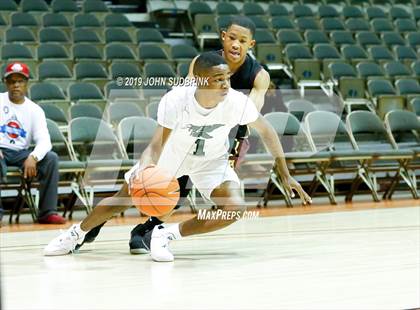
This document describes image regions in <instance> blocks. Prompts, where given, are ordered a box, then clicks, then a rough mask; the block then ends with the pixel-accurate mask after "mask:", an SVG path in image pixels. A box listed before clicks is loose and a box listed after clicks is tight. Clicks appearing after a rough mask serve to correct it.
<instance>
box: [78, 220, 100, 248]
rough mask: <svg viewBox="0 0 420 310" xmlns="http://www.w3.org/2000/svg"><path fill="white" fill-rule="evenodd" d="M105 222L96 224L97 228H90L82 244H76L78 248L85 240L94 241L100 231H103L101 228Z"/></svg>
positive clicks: (87, 241)
mask: <svg viewBox="0 0 420 310" xmlns="http://www.w3.org/2000/svg"><path fill="white" fill-rule="evenodd" d="M105 223H106V222H105ZM105 223H102V224H101V225H99V226H96V227H95V228H92V229H91V230H89V232H88V233H87V234H86V235H85V239H83V242H82V243H81V244H78V245H76V250H78V249H80V247H81V246H82V245H83V244H84V243H85V242H86V243H92V242H93V241H95V239H96V237H97V236H98V235H99V232H100V231H101V228H102V227H103V226H104V225H105Z"/></svg>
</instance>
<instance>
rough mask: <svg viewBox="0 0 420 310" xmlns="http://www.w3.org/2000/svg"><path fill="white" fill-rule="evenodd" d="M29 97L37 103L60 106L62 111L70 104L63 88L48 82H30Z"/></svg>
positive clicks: (65, 110)
mask: <svg viewBox="0 0 420 310" xmlns="http://www.w3.org/2000/svg"><path fill="white" fill-rule="evenodd" d="M29 97H30V98H31V100H33V101H34V102H36V103H38V104H41V103H50V104H54V105H55V106H57V107H59V108H61V109H62V110H63V111H64V113H66V112H67V110H68V108H69V106H70V102H69V100H68V99H67V97H66V95H65V94H64V92H63V90H62V89H61V88H60V87H59V86H57V85H56V84H53V83H50V82H42V83H35V84H32V85H31V87H30V88H29Z"/></svg>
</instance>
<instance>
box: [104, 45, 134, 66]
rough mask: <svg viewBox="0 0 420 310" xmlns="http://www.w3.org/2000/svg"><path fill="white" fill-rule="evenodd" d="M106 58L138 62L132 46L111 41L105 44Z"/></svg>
mask: <svg viewBox="0 0 420 310" xmlns="http://www.w3.org/2000/svg"><path fill="white" fill-rule="evenodd" d="M105 59H106V60H108V61H112V62H114V61H125V62H131V63H138V61H137V59H136V56H135V55H134V53H133V51H132V50H131V48H129V47H128V46H126V45H125V44H121V43H110V44H107V45H106V46H105Z"/></svg>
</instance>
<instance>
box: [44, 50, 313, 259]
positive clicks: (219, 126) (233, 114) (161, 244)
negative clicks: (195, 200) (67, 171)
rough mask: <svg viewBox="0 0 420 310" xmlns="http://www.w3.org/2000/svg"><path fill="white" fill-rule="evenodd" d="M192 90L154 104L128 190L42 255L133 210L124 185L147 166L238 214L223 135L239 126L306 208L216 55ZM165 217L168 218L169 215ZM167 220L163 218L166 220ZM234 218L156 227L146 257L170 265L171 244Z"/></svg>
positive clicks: (275, 147) (205, 58)
mask: <svg viewBox="0 0 420 310" xmlns="http://www.w3.org/2000/svg"><path fill="white" fill-rule="evenodd" d="M194 75H195V77H196V78H198V79H199V80H200V81H202V80H203V79H206V80H207V81H208V82H207V83H203V84H198V85H197V87H179V88H175V89H173V90H172V91H170V92H169V93H167V94H166V95H165V96H164V97H163V98H162V100H161V101H160V104H159V110H158V123H159V126H158V128H157V130H156V132H155V135H154V137H153V138H152V141H151V143H150V144H149V146H148V147H147V149H146V150H145V151H144V152H143V154H142V156H141V158H140V161H139V163H138V164H137V165H135V166H134V167H133V168H132V169H131V170H130V171H129V172H128V173H127V174H126V184H124V185H123V187H122V189H121V190H120V191H119V192H118V193H117V194H115V195H114V196H113V197H110V198H106V199H104V200H102V201H101V202H100V203H99V204H98V206H97V207H96V208H95V209H94V210H93V211H92V212H91V213H90V214H89V215H88V216H87V217H86V218H85V219H84V220H83V221H82V222H81V223H80V224H75V225H73V226H72V227H70V229H69V230H68V231H66V232H64V233H62V234H61V235H60V236H58V237H57V238H55V239H53V240H52V241H51V242H50V243H49V244H48V245H47V247H46V248H45V249H44V254H45V255H51V256H52V255H65V254H69V253H71V252H73V251H74V250H75V248H76V246H77V245H78V244H81V243H82V242H83V240H84V237H85V235H86V233H87V232H88V231H89V230H91V229H92V228H94V227H96V226H98V225H99V224H101V223H103V222H105V221H107V220H108V219H110V218H111V217H112V216H113V214H116V213H119V212H122V211H124V210H126V209H127V208H128V207H130V203H129V204H127V202H129V201H131V199H129V198H130V195H129V193H128V188H129V185H128V184H129V183H130V182H131V180H132V179H133V178H136V177H137V176H138V172H139V171H140V170H141V169H145V168H147V167H148V166H149V165H151V164H157V166H159V167H161V168H163V169H165V170H167V171H168V172H169V173H172V175H173V176H174V177H180V176H183V175H188V176H189V177H190V179H191V181H192V182H193V184H194V185H195V187H196V188H197V189H198V190H199V191H200V193H201V194H202V195H203V196H204V197H205V198H207V199H211V200H212V201H213V202H214V203H215V204H216V205H217V206H218V208H220V209H222V210H224V211H229V212H235V213H237V214H241V212H243V211H244V210H243V209H244V205H245V202H244V200H243V198H242V194H241V190H240V184H239V179H238V176H237V175H236V173H235V171H234V170H233V168H232V167H231V166H230V165H229V152H228V151H229V143H228V135H229V132H230V130H231V129H232V128H233V127H234V126H236V125H238V124H239V125H249V126H251V127H253V128H254V129H255V130H256V131H257V132H258V133H259V134H260V136H261V138H262V140H263V141H264V143H265V145H266V147H267V148H268V150H269V151H270V152H271V154H272V155H273V157H274V158H275V162H276V165H275V166H276V169H277V170H278V174H279V176H280V177H281V178H282V181H283V183H284V184H285V187H286V189H287V190H289V191H290V193H292V191H293V190H296V191H297V192H298V194H299V196H300V197H301V199H302V202H303V203H304V204H307V203H311V198H310V197H309V196H308V194H306V193H305V192H304V191H303V189H302V187H301V186H300V184H299V183H298V182H296V181H295V180H294V179H293V178H292V177H291V176H290V174H289V171H288V169H287V165H286V162H285V160H284V153H283V150H282V147H281V144H280V141H279V139H278V137H277V134H276V132H275V130H274V129H273V127H271V126H270V125H269V123H268V122H267V121H266V120H265V119H264V118H263V117H262V116H261V115H260V114H259V113H258V111H257V109H256V107H255V105H254V103H253V102H252V101H251V100H250V99H249V98H248V97H247V96H246V95H244V94H242V93H240V92H238V91H235V90H233V89H232V88H230V70H229V67H228V65H227V64H226V61H225V60H224V59H223V57H222V56H220V55H218V54H217V53H214V52H206V53H203V54H201V55H200V56H199V57H198V58H197V60H196V62H195V65H194ZM169 215H170V214H168V215H167V216H169ZM163 218H164V217H162V219H163ZM237 219H238V217H235V218H229V219H227V218H223V217H222V218H214V219H200V218H198V217H197V216H196V217H194V218H192V219H190V220H187V221H185V222H183V223H180V224H175V225H172V226H169V227H167V228H165V227H163V226H161V225H159V226H156V227H155V228H154V229H153V233H152V235H151V256H152V258H153V260H155V261H172V260H173V259H174V257H173V255H172V253H171V252H170V251H169V248H168V246H167V245H168V243H169V241H170V240H175V239H180V238H181V237H185V236H190V235H195V234H202V233H207V232H212V231H215V230H218V229H221V228H224V227H226V226H228V225H230V224H232V223H233V222H235V221H236V220H237Z"/></svg>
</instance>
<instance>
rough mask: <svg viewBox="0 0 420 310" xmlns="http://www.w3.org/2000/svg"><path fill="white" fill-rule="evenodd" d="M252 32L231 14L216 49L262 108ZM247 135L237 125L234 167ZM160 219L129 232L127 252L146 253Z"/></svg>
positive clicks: (266, 81)
mask: <svg viewBox="0 0 420 310" xmlns="http://www.w3.org/2000/svg"><path fill="white" fill-rule="evenodd" d="M254 33H255V24H254V23H253V22H252V21H251V20H250V19H249V18H247V17H244V16H237V17H233V18H232V19H231V21H230V22H229V24H228V26H227V28H226V31H222V33H221V40H222V45H223V48H222V49H221V50H220V51H218V52H219V53H220V54H221V55H222V56H223V58H224V59H225V60H226V63H227V64H228V66H229V69H230V71H231V73H232V75H231V76H230V85H231V87H232V88H233V89H236V90H238V91H242V92H244V93H246V94H247V95H249V98H250V99H251V100H252V101H253V102H254V103H255V105H256V107H257V110H258V111H261V109H262V107H263V105H264V97H265V93H266V92H267V89H268V87H269V85H270V75H269V74H268V72H267V71H265V70H264V69H263V67H262V66H261V65H260V64H259V63H258V62H257V61H256V60H255V59H254V58H252V57H251V56H250V55H249V54H248V51H249V49H251V48H253V47H254V46H255V44H256V42H255V40H254V39H253V36H254ZM195 59H196V58H194V59H193V60H192V62H191V64H190V72H189V76H191V77H192V76H193V74H192V68H193V67H194V63H195ZM247 134H248V128H247V127H246V126H239V127H238V129H237V132H236V137H235V140H234V142H233V145H232V148H231V152H230V163H231V165H232V166H233V167H234V166H235V165H236V164H237V162H238V159H239V158H240V156H242V155H244V154H245V153H246V151H247V149H248V147H247V141H246V137H247ZM178 182H179V185H180V196H181V197H182V198H181V199H180V201H179V202H178V205H177V206H176V209H178V208H179V207H181V206H182V205H183V204H184V201H185V199H186V197H187V196H188V193H189V191H190V188H189V186H187V185H188V176H186V177H185V176H184V177H181V178H179V179H178ZM163 221H164V219H162V218H160V219H159V218H157V217H150V218H149V219H148V220H147V221H146V222H145V223H144V224H139V225H137V226H136V227H135V228H134V229H133V230H132V231H131V238H130V242H129V246H130V252H131V253H132V254H144V253H147V252H148V251H149V245H150V236H151V231H152V230H153V228H154V227H155V226H156V225H159V224H162V223H163ZM104 224H105V223H103V224H102V225H99V226H97V227H96V228H94V229H92V230H91V231H89V232H88V233H87V235H86V236H85V239H84V241H83V243H84V242H87V243H90V242H93V240H95V238H96V236H97V235H98V234H99V231H100V229H101V228H102V226H103V225H104ZM83 243H82V245H83ZM80 246H81V245H80ZM80 246H78V248H79V247H80Z"/></svg>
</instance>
